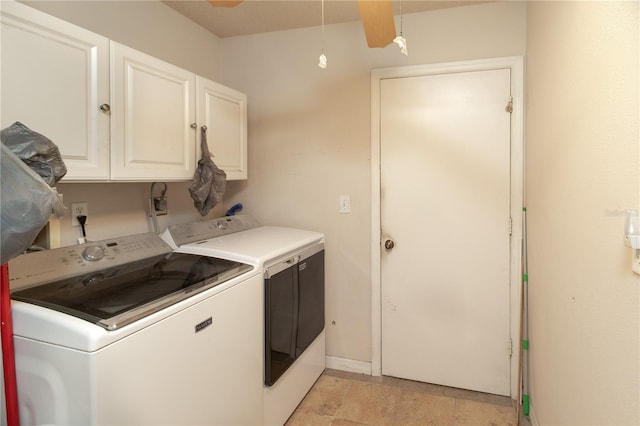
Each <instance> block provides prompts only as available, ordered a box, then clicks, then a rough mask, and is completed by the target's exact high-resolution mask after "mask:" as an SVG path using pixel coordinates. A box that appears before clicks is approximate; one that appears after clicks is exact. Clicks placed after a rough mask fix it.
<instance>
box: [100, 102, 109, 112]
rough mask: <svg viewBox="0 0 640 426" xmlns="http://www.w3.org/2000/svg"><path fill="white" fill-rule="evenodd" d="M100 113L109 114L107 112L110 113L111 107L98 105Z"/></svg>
mask: <svg viewBox="0 0 640 426" xmlns="http://www.w3.org/2000/svg"><path fill="white" fill-rule="evenodd" d="M100 111H102V112H109V111H111V107H110V106H109V104H102V105H100Z"/></svg>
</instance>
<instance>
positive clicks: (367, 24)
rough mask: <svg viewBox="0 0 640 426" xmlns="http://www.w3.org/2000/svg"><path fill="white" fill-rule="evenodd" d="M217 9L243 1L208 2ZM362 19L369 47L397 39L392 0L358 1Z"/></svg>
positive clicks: (220, 0)
mask: <svg viewBox="0 0 640 426" xmlns="http://www.w3.org/2000/svg"><path fill="white" fill-rule="evenodd" d="M207 1H208V2H209V3H211V5H212V6H215V7H234V6H237V5H238V4H240V3H242V1H243V0H207ZM358 6H359V7H360V19H361V20H362V26H363V27H364V34H365V37H366V38H367V45H368V46H369V47H385V46H387V45H388V44H390V43H392V42H393V41H394V39H395V37H396V25H395V22H394V19H393V8H392V6H391V0H358Z"/></svg>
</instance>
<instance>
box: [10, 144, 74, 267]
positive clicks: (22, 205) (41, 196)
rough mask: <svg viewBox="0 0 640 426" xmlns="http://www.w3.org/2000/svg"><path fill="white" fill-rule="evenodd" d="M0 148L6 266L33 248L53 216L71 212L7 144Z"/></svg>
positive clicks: (53, 190)
mask: <svg viewBox="0 0 640 426" xmlns="http://www.w3.org/2000/svg"><path fill="white" fill-rule="evenodd" d="M0 147H1V148H2V155H1V158H0V160H1V164H0V199H1V203H2V208H1V209H0V216H1V218H2V221H1V223H0V226H1V228H0V229H1V230H2V242H1V245H0V258H1V259H0V263H3V264H4V263H5V262H7V261H9V260H10V259H12V258H13V257H15V256H17V255H19V254H21V253H22V252H24V251H25V250H26V249H27V248H28V247H29V246H30V245H31V243H32V242H33V240H34V239H35V237H36V236H37V235H38V232H40V230H41V229H42V228H43V227H44V226H45V225H46V224H47V222H48V221H49V218H50V216H51V213H53V214H55V215H56V216H57V217H62V216H63V215H64V213H65V212H66V210H67V208H66V207H65V206H64V204H62V201H60V197H59V196H58V193H57V192H56V190H55V188H51V187H50V186H49V185H47V183H46V182H45V181H44V180H42V178H41V177H40V176H38V175H37V174H36V173H35V172H34V171H33V170H31V169H30V168H29V167H27V165H25V163H24V162H23V161H22V160H21V159H20V158H18V157H17V156H16V155H15V154H13V153H12V152H11V151H10V150H9V148H8V147H6V146H5V145H4V144H0Z"/></svg>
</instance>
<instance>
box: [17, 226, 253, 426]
mask: <svg viewBox="0 0 640 426" xmlns="http://www.w3.org/2000/svg"><path fill="white" fill-rule="evenodd" d="M9 273H10V277H11V278H10V286H11V298H12V312H13V326H14V343H15V354H16V370H17V382H18V399H19V406H20V419H21V423H22V424H29V425H40V424H56V425H122V424H128V425H142V424H144V425H152V424H153V425H160V424H163V425H168V424H172V425H177V424H219V425H232V424H233V425H237V424H244V425H255V424H259V423H260V422H262V409H261V406H262V398H263V386H262V380H261V378H260V377H259V375H261V374H262V371H263V359H262V355H261V351H262V336H263V328H262V327H261V326H260V324H261V321H262V314H261V313H262V304H263V290H262V286H263V278H262V271H261V270H259V269H257V268H255V267H254V266H251V265H247V264H245V263H242V262H237V261H230V260H226V259H217V258H214V257H211V256H208V255H207V256H201V255H192V254H182V253H174V252H173V250H172V249H171V247H170V246H169V245H167V244H166V243H165V242H164V241H163V240H162V239H161V238H160V237H159V236H157V235H155V234H141V235H134V236H129V237H123V238H117V239H112V240H105V241H99V242H94V243H89V244H85V245H82V246H72V247H64V248H60V249H56V250H50V251H42V252H37V253H31V254H26V255H21V256H18V257H16V258H15V259H13V260H12V261H11V262H10V263H9Z"/></svg>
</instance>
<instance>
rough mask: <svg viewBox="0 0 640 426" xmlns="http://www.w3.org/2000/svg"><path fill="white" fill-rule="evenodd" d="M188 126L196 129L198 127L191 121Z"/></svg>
mask: <svg viewBox="0 0 640 426" xmlns="http://www.w3.org/2000/svg"><path fill="white" fill-rule="evenodd" d="M190 127H191V128H192V129H197V128H198V125H197V124H196V123H191V126H190Z"/></svg>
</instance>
